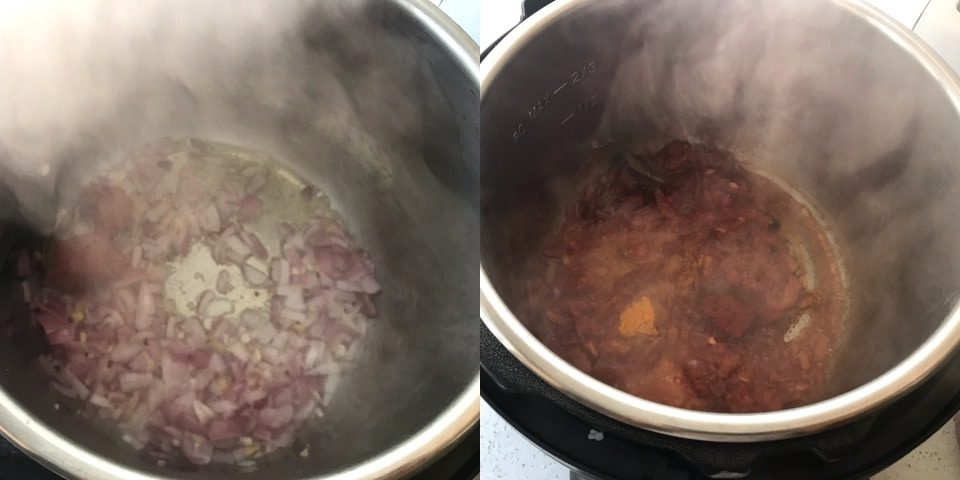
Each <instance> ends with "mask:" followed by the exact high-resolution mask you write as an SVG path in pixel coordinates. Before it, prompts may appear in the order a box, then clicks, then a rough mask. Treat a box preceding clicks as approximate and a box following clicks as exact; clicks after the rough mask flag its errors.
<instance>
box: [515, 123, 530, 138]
mask: <svg viewBox="0 0 960 480" xmlns="http://www.w3.org/2000/svg"><path fill="white" fill-rule="evenodd" d="M525 133H527V127H524V126H523V123H518V124H517V128H514V129H513V142H514V143H519V142H520V139H521V138H522V137H523V135H524V134H525Z"/></svg>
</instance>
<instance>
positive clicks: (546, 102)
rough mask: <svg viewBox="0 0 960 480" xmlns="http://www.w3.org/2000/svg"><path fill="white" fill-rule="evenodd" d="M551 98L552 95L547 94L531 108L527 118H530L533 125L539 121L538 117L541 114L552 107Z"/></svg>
mask: <svg viewBox="0 0 960 480" xmlns="http://www.w3.org/2000/svg"><path fill="white" fill-rule="evenodd" d="M551 98H553V97H552V96H551V95H550V92H547V93H546V94H545V95H543V96H542V97H540V99H539V100H537V103H535V104H534V105H533V106H532V107H530V110H529V111H527V116H528V117H530V122H531V123H533V122H535V121H537V117H539V116H540V114H541V113H543V111H544V110H545V109H546V108H547V107H549V106H550V99H551Z"/></svg>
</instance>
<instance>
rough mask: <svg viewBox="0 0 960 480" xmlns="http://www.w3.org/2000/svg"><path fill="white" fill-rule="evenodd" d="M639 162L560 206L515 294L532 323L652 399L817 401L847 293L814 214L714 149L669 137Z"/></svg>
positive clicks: (579, 359)
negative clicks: (551, 231)
mask: <svg viewBox="0 0 960 480" xmlns="http://www.w3.org/2000/svg"><path fill="white" fill-rule="evenodd" d="M643 162H644V163H645V164H646V165H648V166H650V167H652V168H653V169H654V170H656V171H657V172H659V175H658V177H659V178H658V180H659V181H653V180H651V178H650V177H648V176H644V175H641V174H639V173H637V171H636V170H634V169H632V168H630V167H629V166H628V165H627V163H626V162H621V163H620V164H618V165H616V166H614V167H613V168H612V169H607V170H606V171H605V172H603V173H601V174H599V175H594V176H592V177H591V180H589V181H588V183H587V184H586V186H585V187H584V188H583V190H582V193H581V194H580V196H579V197H578V198H577V199H576V200H575V201H574V202H573V203H572V204H570V205H569V206H568V208H567V210H566V211H565V214H564V216H563V218H562V220H561V223H560V225H559V228H558V230H557V232H556V234H555V236H554V237H553V238H552V239H551V240H550V241H549V242H548V245H547V247H546V249H545V251H544V254H545V257H546V258H547V261H546V263H545V265H546V268H543V269H541V272H542V275H540V276H539V277H537V278H533V279H531V281H530V282H528V283H527V284H526V286H525V291H524V292H523V295H524V296H525V297H526V299H527V302H524V303H526V306H525V307H523V308H521V309H520V312H521V316H523V317H524V318H526V319H527V323H528V325H529V327H530V328H531V329H532V330H533V332H534V333H535V334H536V335H537V336H538V337H539V338H540V339H541V340H542V341H543V342H545V343H546V345H547V346H549V347H550V348H551V349H552V350H553V351H555V352H557V353H558V354H559V355H560V356H561V357H563V358H564V359H566V360H567V361H568V362H570V363H571V364H573V365H574V366H576V367H577V368H579V369H580V370H582V371H584V372H586V373H588V374H590V375H592V376H594V377H595V378H597V379H599V380H601V381H604V382H606V383H608V384H610V385H613V386H615V387H617V388H619V389H621V390H624V391H626V392H629V393H631V394H634V395H637V396H639V397H642V398H646V399H649V400H653V401H656V402H659V403H664V404H667V405H672V406H677V407H683V408H690V409H696V410H706V411H716V412H760V411H771V410H779V409H784V408H790V407H795V406H800V405H804V404H808V403H812V402H815V401H817V400H820V399H821V398H822V396H823V395H824V391H825V384H826V381H827V377H828V373H829V369H830V365H831V358H832V356H833V352H834V349H835V348H837V347H838V343H839V341H840V340H839V338H840V336H841V332H842V329H841V327H842V324H843V319H844V316H845V314H846V303H845V301H844V297H845V295H844V294H843V292H844V281H843V279H842V276H841V270H840V266H839V265H838V262H837V255H836V252H835V249H834V248H833V246H832V243H831V242H830V241H829V240H828V237H827V235H826V232H825V231H824V229H823V228H822V226H821V225H820V224H819V223H818V222H817V221H816V219H815V217H814V215H812V214H811V212H810V210H809V209H808V208H807V207H805V206H804V205H803V204H801V203H800V202H798V201H797V200H795V199H794V198H793V197H791V196H790V195H789V194H788V193H787V192H786V191H785V190H784V189H783V188H781V187H779V186H778V185H777V184H775V183H774V182H772V181H770V180H767V179H765V178H763V177H761V176H759V175H756V174H752V173H749V172H747V171H746V170H745V169H744V168H743V167H742V166H741V165H740V163H739V162H738V161H737V160H736V159H735V158H734V157H733V156H732V155H730V154H728V153H726V152H723V151H719V150H715V149H711V148H707V147H704V146H697V145H691V144H688V143H682V142H674V143H671V144H669V145H667V146H666V147H664V148H663V149H662V150H661V151H660V152H659V153H657V154H655V155H653V156H652V157H650V158H646V159H643ZM594 170H595V169H594ZM524 308H525V309H526V311H524Z"/></svg>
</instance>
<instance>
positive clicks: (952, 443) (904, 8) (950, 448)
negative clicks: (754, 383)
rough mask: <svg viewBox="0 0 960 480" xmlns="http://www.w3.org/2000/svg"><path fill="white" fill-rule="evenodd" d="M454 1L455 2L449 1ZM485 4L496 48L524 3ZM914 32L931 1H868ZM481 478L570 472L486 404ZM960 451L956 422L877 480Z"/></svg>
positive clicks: (484, 26) (923, 478) (486, 34)
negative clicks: (955, 428) (498, 39)
mask: <svg viewBox="0 0 960 480" xmlns="http://www.w3.org/2000/svg"><path fill="white" fill-rule="evenodd" d="M444 1H445V2H451V1H454V0H444ZM463 1H475V2H478V3H479V2H482V3H483V6H482V11H481V12H480V19H481V20H480V25H479V30H478V34H477V36H474V38H475V39H479V40H478V41H479V44H480V47H481V49H482V48H485V47H487V46H488V45H489V44H491V43H493V42H494V41H495V40H496V39H497V38H499V37H500V35H502V34H503V32H505V31H507V30H508V29H510V27H512V26H513V25H514V24H516V22H517V21H518V20H519V18H520V0H463ZM867 1H868V3H871V4H873V5H874V6H876V7H877V8H879V9H880V10H882V11H884V12H886V13H887V14H888V15H890V16H891V17H893V18H894V19H895V20H897V21H899V22H900V23H902V24H904V25H906V26H907V27H908V28H911V29H913V27H914V26H916V24H917V21H918V20H919V18H920V16H921V14H923V12H924V9H925V8H926V6H927V2H928V0H867ZM480 465H481V467H480V476H481V477H482V478H484V479H486V480H493V479H505V480H566V479H567V478H569V471H568V470H567V468H565V467H564V466H563V465H561V464H560V463H558V462H557V461H555V460H554V459H552V458H551V457H549V456H547V455H546V454H545V453H543V452H542V451H541V450H539V449H538V448H537V447H536V446H534V445H533V444H532V443H531V442H530V441H528V440H527V439H526V438H524V437H523V436H522V435H521V434H520V433H519V432H517V431H516V430H515V429H514V428H513V427H511V426H510V425H509V424H508V423H507V422H506V421H505V420H504V419H503V418H501V417H500V416H499V415H497V414H496V412H494V411H493V409H491V408H490V407H489V406H488V405H487V404H486V403H483V404H482V405H481V409H480ZM958 478H960V448H958V445H957V434H956V432H955V430H954V423H953V422H952V421H951V422H948V423H947V425H945V426H944V427H943V428H942V429H941V430H940V431H939V432H937V433H935V434H934V435H933V436H932V437H930V439H928V440H927V441H926V442H925V443H923V445H921V446H920V447H918V448H917V449H916V450H914V451H913V452H911V453H910V454H909V455H907V456H906V457H904V458H902V459H900V460H899V461H898V462H897V463H896V464H894V465H893V466H892V467H890V468H889V469H887V470H884V471H883V472H881V473H879V474H877V475H874V476H873V478H872V480H956V479H958Z"/></svg>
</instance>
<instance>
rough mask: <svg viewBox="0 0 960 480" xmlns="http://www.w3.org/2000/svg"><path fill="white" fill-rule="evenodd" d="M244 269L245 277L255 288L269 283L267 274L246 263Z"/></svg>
mask: <svg viewBox="0 0 960 480" xmlns="http://www.w3.org/2000/svg"><path fill="white" fill-rule="evenodd" d="M242 269H243V277H244V278H246V279H247V281H248V282H250V284H251V285H253V286H255V287H259V286H260V285H263V284H264V283H265V282H266V281H267V274H266V273H263V272H262V271H261V270H260V269H258V268H256V267H254V266H253V265H250V264H249V263H244V264H243V267H242Z"/></svg>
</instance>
